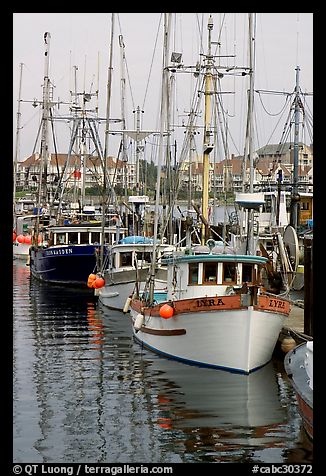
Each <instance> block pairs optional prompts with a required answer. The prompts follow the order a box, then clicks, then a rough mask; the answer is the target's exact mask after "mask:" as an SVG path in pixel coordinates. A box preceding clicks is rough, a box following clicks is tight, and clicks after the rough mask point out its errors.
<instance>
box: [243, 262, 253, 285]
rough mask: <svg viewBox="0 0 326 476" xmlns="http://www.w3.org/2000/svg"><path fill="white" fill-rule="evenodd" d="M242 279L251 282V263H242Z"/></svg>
mask: <svg viewBox="0 0 326 476" xmlns="http://www.w3.org/2000/svg"><path fill="white" fill-rule="evenodd" d="M242 281H243V282H244V283H252V282H253V278H252V265H251V264H243V265H242Z"/></svg>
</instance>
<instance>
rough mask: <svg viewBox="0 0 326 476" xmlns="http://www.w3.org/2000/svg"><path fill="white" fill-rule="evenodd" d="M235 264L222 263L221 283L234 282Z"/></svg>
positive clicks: (235, 274)
mask: <svg viewBox="0 0 326 476" xmlns="http://www.w3.org/2000/svg"><path fill="white" fill-rule="evenodd" d="M236 276H237V273H236V265H235V264H234V263H224V265H223V283H227V284H230V283H235V282H236V279H237V278H236Z"/></svg>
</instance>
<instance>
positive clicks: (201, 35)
mask: <svg viewBox="0 0 326 476" xmlns="http://www.w3.org/2000/svg"><path fill="white" fill-rule="evenodd" d="M196 20H197V26H198V32H199V42H200V53H201V54H203V53H204V46H203V29H204V27H203V22H204V14H203V13H202V20H201V25H200V23H199V17H198V13H196Z"/></svg>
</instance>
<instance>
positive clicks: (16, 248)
mask: <svg viewBox="0 0 326 476" xmlns="http://www.w3.org/2000/svg"><path fill="white" fill-rule="evenodd" d="M30 247H31V245H28V244H26V243H18V241H16V242H14V243H13V257H14V258H19V259H24V260H26V261H27V260H28V259H29V249H30Z"/></svg>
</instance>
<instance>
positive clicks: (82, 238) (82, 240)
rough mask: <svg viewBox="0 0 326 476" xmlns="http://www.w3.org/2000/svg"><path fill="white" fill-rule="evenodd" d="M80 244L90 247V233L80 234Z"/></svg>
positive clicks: (83, 232)
mask: <svg viewBox="0 0 326 476" xmlns="http://www.w3.org/2000/svg"><path fill="white" fill-rule="evenodd" d="M80 243H81V244H83V245H85V244H87V245H88V243H89V233H88V231H82V232H81V233H80Z"/></svg>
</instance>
